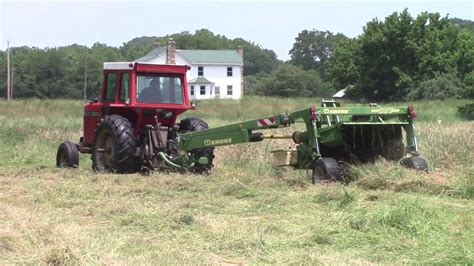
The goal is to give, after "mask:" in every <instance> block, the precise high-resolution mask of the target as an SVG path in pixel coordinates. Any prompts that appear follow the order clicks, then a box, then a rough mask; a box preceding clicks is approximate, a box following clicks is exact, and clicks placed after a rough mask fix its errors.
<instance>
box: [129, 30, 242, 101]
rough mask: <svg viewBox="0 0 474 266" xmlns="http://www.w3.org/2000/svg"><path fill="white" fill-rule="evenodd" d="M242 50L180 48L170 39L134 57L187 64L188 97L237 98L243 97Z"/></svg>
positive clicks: (154, 61)
mask: <svg viewBox="0 0 474 266" xmlns="http://www.w3.org/2000/svg"><path fill="white" fill-rule="evenodd" d="M243 53H244V50H243V48H242V47H240V46H239V47H238V48H237V50H235V51H234V50H180V49H176V45H175V41H174V40H173V39H170V40H169V41H168V44H167V46H163V47H157V48H155V49H153V50H152V51H151V52H149V53H148V54H147V55H146V56H144V57H142V58H139V59H137V60H135V61H136V62H146V63H153V64H173V65H189V66H191V70H190V71H188V74H187V77H188V90H189V94H190V95H189V96H190V98H191V99H214V98H223V99H240V97H242V96H243V84H244V83H243V67H244V61H243Z"/></svg>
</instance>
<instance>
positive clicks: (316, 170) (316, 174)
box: [311, 157, 342, 184]
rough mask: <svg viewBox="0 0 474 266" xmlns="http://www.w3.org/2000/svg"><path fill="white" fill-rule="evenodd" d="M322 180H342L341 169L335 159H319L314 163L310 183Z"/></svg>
mask: <svg viewBox="0 0 474 266" xmlns="http://www.w3.org/2000/svg"><path fill="white" fill-rule="evenodd" d="M323 180H335V181H341V180H342V169H341V167H340V166H339V163H338V162H337V161H336V160H335V159H333V158H329V157H321V158H319V159H318V160H317V161H316V162H315V163H314V166H313V174H312V176H311V181H312V182H313V184H315V183H316V182H320V181H323Z"/></svg>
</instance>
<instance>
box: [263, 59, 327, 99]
mask: <svg viewBox="0 0 474 266" xmlns="http://www.w3.org/2000/svg"><path fill="white" fill-rule="evenodd" d="M259 82H260V83H259V84H258V87H257V88H256V89H255V90H256V93H257V94H259V95H271V96H280V97H324V96H329V95H330V94H331V93H332V92H333V91H332V90H331V87H330V86H328V84H326V83H324V82H323V81H322V80H321V78H320V77H319V74H318V73H317V72H316V71H315V70H313V69H310V70H304V69H303V68H301V67H298V66H294V65H292V64H282V65H280V66H279V67H278V68H277V69H276V70H275V71H274V72H273V73H272V74H271V75H270V76H265V77H263V79H261V80H260V81H259Z"/></svg>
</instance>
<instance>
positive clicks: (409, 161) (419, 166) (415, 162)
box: [400, 156, 428, 171]
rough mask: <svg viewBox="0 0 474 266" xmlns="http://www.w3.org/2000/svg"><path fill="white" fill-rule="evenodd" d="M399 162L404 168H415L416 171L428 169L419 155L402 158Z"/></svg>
mask: <svg viewBox="0 0 474 266" xmlns="http://www.w3.org/2000/svg"><path fill="white" fill-rule="evenodd" d="M400 164H401V165H403V166H405V167H406V168H411V169H415V170H418V171H428V164H427V163H426V160H425V159H423V157H421V156H413V157H408V158H404V159H402V160H401V161H400Z"/></svg>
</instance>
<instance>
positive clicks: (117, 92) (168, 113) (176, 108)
mask: <svg viewBox="0 0 474 266" xmlns="http://www.w3.org/2000/svg"><path fill="white" fill-rule="evenodd" d="M187 70H189V66H178V65H155V64H144V63H137V62H131V63H128V62H109V63H104V77H103V84H102V92H101V96H100V100H98V101H94V102H90V103H87V104H86V105H85V107H84V135H83V136H84V139H83V141H84V144H85V145H92V142H93V138H94V132H95V129H96V127H97V125H98V123H99V122H100V121H101V119H102V118H104V117H105V116H107V115H112V114H115V115H120V116H122V117H124V118H126V119H128V121H131V122H132V127H133V128H134V129H135V132H138V129H140V128H143V127H145V126H146V125H156V124H157V123H159V124H160V125H161V126H165V127H171V126H173V125H175V123H176V118H177V116H178V115H179V114H181V113H183V112H185V111H186V110H189V109H192V106H191V103H190V101H189V97H188V88H187V82H186V72H187Z"/></svg>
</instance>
